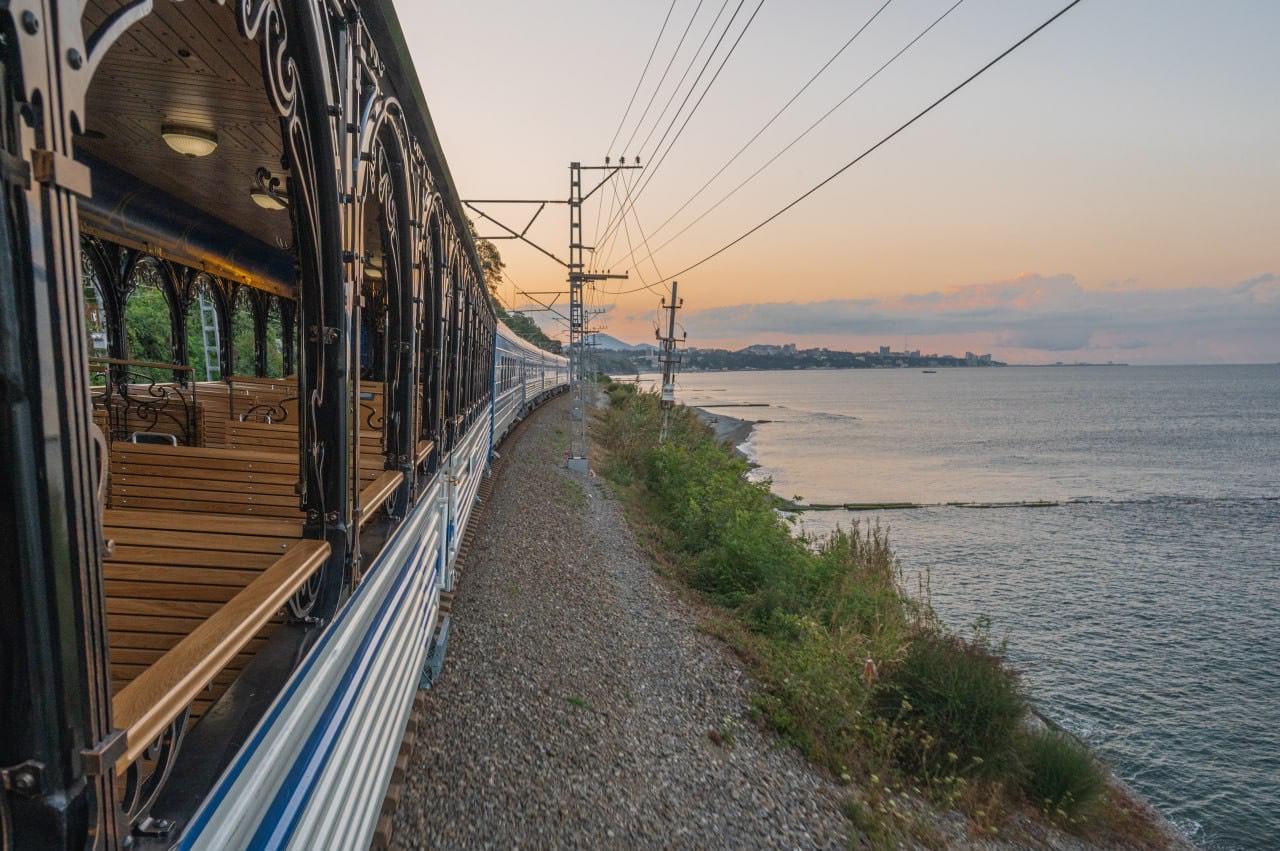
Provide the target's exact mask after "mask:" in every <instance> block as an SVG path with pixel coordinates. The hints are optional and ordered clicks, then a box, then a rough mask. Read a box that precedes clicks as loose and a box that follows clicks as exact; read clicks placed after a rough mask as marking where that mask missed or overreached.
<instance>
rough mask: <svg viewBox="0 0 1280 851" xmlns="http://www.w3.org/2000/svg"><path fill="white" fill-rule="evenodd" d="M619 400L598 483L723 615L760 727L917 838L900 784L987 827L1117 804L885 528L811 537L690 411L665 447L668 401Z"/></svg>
mask: <svg viewBox="0 0 1280 851" xmlns="http://www.w3.org/2000/svg"><path fill="white" fill-rule="evenodd" d="M605 392H606V393H607V395H608V397H609V399H610V403H611V404H610V407H609V408H608V410H607V411H606V412H604V413H603V414H602V416H601V417H599V418H598V420H597V422H596V424H595V430H594V433H595V436H596V438H597V441H598V443H599V445H600V446H601V448H602V449H603V450H604V453H603V457H602V461H603V463H602V466H601V471H602V473H603V474H604V475H605V476H606V477H607V478H608V479H609V480H610V481H611V482H613V483H614V485H615V486H616V487H617V488H618V489H619V491H620V492H622V493H623V494H624V495H625V496H626V497H627V502H628V504H629V506H630V507H631V508H632V509H633V510H634V511H633V516H634V515H638V518H639V520H640V522H641V524H642V526H643V528H644V529H645V531H646V533H647V534H648V536H649V537H650V538H651V542H652V543H653V544H654V546H655V549H656V550H657V551H658V553H659V555H660V556H661V557H662V559H663V561H664V562H665V563H666V564H667V565H668V566H669V567H670V568H671V569H672V571H673V572H674V573H675V574H676V575H677V576H678V577H679V578H680V579H682V580H683V581H685V582H686V583H687V584H689V585H690V586H692V587H693V588H695V589H697V590H698V591H700V592H703V593H704V594H705V595H706V597H707V598H708V599H709V600H710V601H711V602H712V603H714V604H715V605H716V606H717V607H718V608H719V609H721V610H722V611H723V612H724V613H725V617H723V618H720V619H719V621H718V624H717V631H718V632H719V633H720V634H721V635H722V636H723V637H724V638H726V639H727V640H728V641H729V642H730V643H731V644H732V645H733V646H734V647H735V649H736V650H737V651H738V652H739V653H740V654H741V655H742V656H743V657H744V658H745V659H746V660H747V661H748V663H749V664H750V665H751V666H752V668H753V672H754V674H755V676H756V678H757V680H758V682H759V683H760V685H761V692H762V693H761V694H760V695H759V699H758V705H759V708H760V710H761V712H762V715H763V717H764V718H765V719H766V720H767V721H768V722H769V723H770V724H771V725H772V726H773V727H774V728H776V729H777V730H778V731H779V732H781V733H782V734H783V735H784V736H785V737H786V738H788V739H789V740H790V741H792V742H793V743H795V744H796V745H797V746H799V747H800V748H801V749H802V750H803V751H804V752H805V753H806V754H807V755H808V756H809V757H810V758H812V759H813V760H815V761H816V762H819V763H821V764H823V765H825V766H826V767H828V768H830V769H831V770H832V771H833V772H834V773H835V774H836V775H837V776H840V777H842V778H843V779H844V780H846V781H851V780H853V778H854V777H858V778H859V779H860V780H861V781H862V782H861V783H860V784H859V785H860V786H861V787H862V788H864V789H866V790H869V791H870V794H868V795H865V796H864V798H865V804H864V805H860V806H870V807H872V808H873V809H876V808H878V809H879V810H880V813H881V816H880V817H881V818H882V820H883V821H885V822H886V827H888V826H892V827H893V829H895V830H910V824H909V817H908V816H907V815H906V814H905V812H903V811H902V810H900V809H897V808H895V806H894V805H893V800H894V794H895V793H896V792H902V791H911V792H913V793H915V794H916V795H917V796H918V797H931V798H933V799H934V800H935V801H939V802H941V803H943V804H945V805H947V806H959V807H960V808H962V809H964V810H966V811H967V812H968V813H969V814H970V816H972V817H973V818H974V821H975V824H976V825H977V826H978V827H979V828H990V827H993V826H995V825H996V823H997V822H998V820H999V816H998V813H999V812H1000V811H1001V810H1002V809H1004V810H1007V809H1008V808H1009V806H1010V805H1019V804H1027V803H1029V804H1032V805H1033V806H1034V807H1035V809H1037V810H1040V811H1043V812H1045V813H1047V814H1049V815H1050V816H1051V817H1057V816H1058V815H1059V814H1060V815H1061V816H1062V818H1061V820H1062V821H1063V822H1070V823H1072V824H1074V823H1077V819H1078V817H1080V816H1081V814H1083V813H1085V812H1087V811H1088V809H1089V807H1090V806H1091V805H1092V804H1093V803H1094V802H1095V801H1096V800H1097V799H1098V798H1099V797H1100V796H1101V795H1102V794H1103V792H1104V789H1105V787H1104V784H1103V780H1102V777H1103V775H1102V773H1101V769H1100V768H1099V767H1098V765H1097V764H1096V763H1095V762H1094V761H1093V759H1092V758H1091V757H1090V756H1089V754H1088V753H1087V751H1085V750H1084V748H1083V747H1082V746H1081V745H1079V744H1078V743H1076V742H1075V741H1074V740H1069V739H1066V738H1065V737H1059V738H1055V739H1053V740H1052V741H1050V740H1047V739H1045V738H1044V737H1043V735H1042V734H1038V733H1032V732H1029V731H1028V726H1027V725H1026V723H1025V722H1026V720H1027V716H1028V712H1029V708H1028V705H1027V701H1026V697H1025V695H1024V692H1023V689H1022V686H1021V683H1020V681H1019V678H1018V675H1017V673H1016V672H1015V671H1014V670H1013V669H1011V668H1010V667H1009V666H1008V665H1007V664H1006V663H1005V661H1004V659H1003V658H1002V653H1001V648H999V647H998V646H995V645H993V644H992V642H991V641H990V640H989V638H988V636H987V632H986V630H985V629H983V628H981V626H980V627H979V628H977V629H975V630H974V632H973V634H972V635H960V634H957V633H954V632H951V631H949V630H947V629H946V628H944V627H943V626H942V625H941V624H940V623H939V621H938V620H937V618H936V617H934V615H933V612H932V610H931V609H930V607H929V604H928V602H927V600H925V599H921V598H919V597H916V596H912V595H911V594H909V593H907V592H906V591H905V590H904V589H903V587H902V578H901V574H900V571H899V569H898V565H897V562H896V560H895V558H894V556H893V553H892V550H891V549H890V547H889V541H888V536H887V533H886V532H885V531H883V530H881V529H880V528H878V527H875V526H867V527H854V528H852V529H846V530H840V531H837V532H836V533H835V534H833V535H830V536H827V537H823V538H819V539H808V538H804V537H802V536H798V535H796V534H795V533H794V531H793V529H792V526H791V524H790V523H789V522H788V521H787V520H784V519H783V518H782V516H781V515H780V513H779V512H778V510H777V506H778V500H777V498H776V497H775V496H774V495H773V494H772V493H771V491H770V485H769V483H768V482H767V481H766V482H753V481H751V480H750V479H749V478H748V475H747V474H748V465H747V463H746V462H745V461H744V460H743V459H741V458H740V457H738V456H737V455H736V454H735V453H733V452H732V451H731V450H730V449H728V448H727V447H725V446H722V445H720V444H719V443H718V442H717V441H716V440H715V438H714V435H713V433H712V431H711V430H710V429H709V428H708V427H707V426H706V425H705V424H703V423H702V422H701V421H700V420H699V419H698V418H697V417H696V416H695V415H694V413H693V412H692V411H690V410H688V409H686V408H683V407H676V408H674V409H673V410H672V411H671V413H670V423H669V432H668V439H667V441H666V442H665V443H664V444H662V445H659V444H658V441H657V435H658V431H659V427H660V422H661V418H662V413H661V408H660V405H659V403H658V400H657V397H656V396H655V395H654V394H651V393H640V392H636V390H635V388H634V387H632V386H630V385H624V384H610V385H607V386H606V388H605ZM1055 735H1056V734H1055ZM886 801H888V804H887V805H886ZM895 813H897V815H895ZM895 819H898V820H900V821H901V822H902V823H900V824H899V823H895V821H894V820H895Z"/></svg>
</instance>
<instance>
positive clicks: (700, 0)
mask: <svg viewBox="0 0 1280 851" xmlns="http://www.w3.org/2000/svg"><path fill="white" fill-rule="evenodd" d="M704 2H706V0H698V5H697V6H695V7H694V9H693V14H692V15H690V16H689V23H687V24H685V25H684V32H683V33H681V34H680V41H678V42H676V49H675V51H674V52H673V53H672V54H671V58H670V59H668V60H667V67H666V68H665V69H664V70H663V72H662V76H661V77H659V78H658V85H656V86H654V87H653V92H652V94H650V95H649V102H648V103H646V104H645V106H644V112H642V113H640V118H639V119H638V120H637V121H636V126H635V127H633V128H632V129H631V136H630V137H628V138H627V142H626V144H625V145H623V146H622V147H623V150H628V149H630V147H631V143H632V141H634V140H635V138H636V133H637V132H639V130H640V127H641V126H642V125H643V124H644V120H645V118H647V117H648V115H649V108H650V107H652V106H653V100H654V98H656V97H657V96H658V92H659V91H661V90H662V84H663V83H665V82H666V81H667V75H668V74H670V73H671V66H672V65H674V64H675V61H676V57H677V56H679V55H680V48H681V47H683V46H684V40H685V39H686V38H688V36H689V30H690V29H692V28H693V22H694V21H695V20H697V18H698V12H700V11H702V4H703V3H704ZM726 2H727V0H726ZM723 9H724V7H723V6H722V7H721V10H722V11H723ZM717 17H719V16H717ZM694 55H695V56H696V55H697V54H696V53H695V54H694ZM690 64H692V61H691V62H690ZM676 88H679V86H676Z"/></svg>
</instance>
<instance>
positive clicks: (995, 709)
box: [875, 629, 1026, 777]
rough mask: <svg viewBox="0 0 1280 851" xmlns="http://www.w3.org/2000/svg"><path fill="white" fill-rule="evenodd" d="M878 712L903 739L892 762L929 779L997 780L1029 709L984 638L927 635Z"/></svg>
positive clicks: (893, 679)
mask: <svg viewBox="0 0 1280 851" xmlns="http://www.w3.org/2000/svg"><path fill="white" fill-rule="evenodd" d="M875 709H876V712H877V713H878V714H879V715H880V716H881V717H883V718H885V719H886V720H890V721H892V722H893V723H894V724H895V725H896V726H897V727H898V728H899V729H900V730H902V731H904V732H905V735H903V736H901V738H899V739H898V741H897V745H898V747H897V756H898V757H899V758H900V759H901V760H902V761H903V762H904V764H905V765H906V766H907V767H908V768H910V769H913V770H914V771H916V772H919V773H920V774H923V775H926V776H930V777H944V776H947V775H950V774H955V775H959V776H966V775H975V776H983V777H1000V776H1002V775H1004V774H1007V773H1008V772H1009V770H1010V769H1011V767H1013V766H1014V765H1015V763H1016V759H1015V754H1014V746H1015V741H1016V738H1015V737H1016V733H1017V732H1018V728H1019V725H1020V724H1021V721H1022V718H1023V717H1024V715H1025V714H1026V702H1025V700H1024V698H1023V695H1022V689H1021V686H1020V684H1019V682H1018V678H1017V676H1016V675H1015V674H1014V673H1013V672H1012V671H1011V670H1010V669H1009V668H1007V667H1006V666H1005V665H1004V664H1003V663H1002V661H1001V659H1000V657H999V656H998V655H997V654H996V653H995V652H994V651H993V649H992V648H991V646H990V643H989V641H987V639H986V638H985V636H984V635H983V634H981V633H980V634H979V635H977V636H975V637H974V638H973V639H965V638H961V637H959V636H955V635H949V634H947V633H944V632H942V631H940V630H937V629H924V630H921V631H919V632H918V633H917V634H916V635H915V636H913V637H912V639H911V641H910V644H909V645H908V647H907V652H906V655H905V656H904V657H903V658H902V660H901V661H900V662H899V663H897V664H896V665H894V666H893V667H892V668H891V669H890V670H889V672H888V675H887V677H886V678H885V681H884V684H883V685H882V686H881V688H879V689H878V690H877V693H876V697H875Z"/></svg>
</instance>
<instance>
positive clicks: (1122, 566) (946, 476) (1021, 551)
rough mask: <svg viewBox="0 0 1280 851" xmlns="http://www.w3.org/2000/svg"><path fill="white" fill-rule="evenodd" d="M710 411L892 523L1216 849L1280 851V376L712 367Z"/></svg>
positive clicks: (916, 559)
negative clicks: (879, 507) (890, 506)
mask: <svg viewBox="0 0 1280 851" xmlns="http://www.w3.org/2000/svg"><path fill="white" fill-rule="evenodd" d="M678 396H679V398H680V401H682V402H684V403H686V404H690V405H713V404H716V403H767V405H768V407H749V408H747V407H744V408H736V407H726V408H720V409H714V410H715V411H718V412H720V413H723V414H726V415H729V416H735V417H739V418H742V419H749V420H768V421H769V422H767V423H763V424H761V425H759V426H757V428H756V430H755V432H754V433H753V435H752V437H751V439H750V440H749V441H748V443H747V444H746V445H745V446H744V449H745V450H746V451H748V453H749V454H750V455H751V456H752V457H753V458H754V459H755V460H756V462H757V463H759V464H760V465H761V471H760V472H761V473H762V474H764V475H768V476H770V477H772V479H773V482H774V490H775V492H777V493H778V494H779V495H781V496H785V497H792V496H795V495H799V496H802V497H803V498H804V499H805V500H806V501H809V502H827V503H829V502H841V503H844V502H889V501H895V502H896V501H902V502H918V503H934V504H935V505H936V504H938V503H947V502H957V501H976V502H1012V501H1031V500H1052V501H1059V502H1067V501H1074V502H1073V504H1070V505H1062V506H1060V507H1052V508H985V509H974V508H956V507H947V506H945V505H936V507H930V508H923V509H916V510H907V511H883V512H874V513H857V514H853V513H848V512H843V511H841V512H809V513H806V514H805V515H803V518H804V520H803V522H804V525H805V527H806V528H807V529H810V530H813V531H821V530H823V529H828V528H831V527H833V526H834V525H835V524H837V523H840V524H843V525H848V524H849V523H851V522H854V521H856V520H862V521H865V520H868V519H871V520H878V521H879V522H880V523H882V524H885V525H888V526H889V527H890V528H891V533H892V539H893V542H894V544H895V548H896V550H897V552H898V554H899V556H900V557H901V559H902V562H903V566H904V569H905V570H906V572H907V575H908V576H909V577H910V576H912V575H913V574H914V573H916V572H919V571H921V570H926V569H927V570H928V571H929V574H930V579H931V585H932V597H933V602H934V605H935V607H936V608H937V609H938V610H939V612H940V613H941V614H942V616H943V617H944V618H945V619H946V620H947V622H948V623H950V624H951V625H952V626H954V627H957V628H961V627H965V626H967V625H968V624H971V623H973V622H974V621H975V619H976V618H977V617H978V616H979V615H981V614H985V615H989V616H990V617H991V618H992V619H993V621H994V625H995V629H996V631H997V633H998V634H999V633H1007V635H1008V638H1009V647H1010V655H1011V656H1012V658H1013V661H1014V663H1015V664H1016V665H1017V666H1018V668H1019V669H1020V670H1022V671H1023V672H1024V674H1025V677H1026V680H1027V682H1028V685H1029V686H1030V688H1031V691H1032V693H1033V696H1034V699H1035V701H1036V703H1037V705H1038V706H1039V708H1040V709H1041V711H1042V712H1043V713H1044V714H1046V715H1048V716H1049V717H1051V718H1053V719H1054V720H1056V721H1058V722H1059V723H1061V724H1062V725H1064V726H1065V727H1067V728H1069V729H1071V730H1072V731H1074V732H1075V733H1077V734H1079V735H1081V736H1083V737H1084V738H1085V739H1086V740H1087V741H1088V742H1090V743H1091V744H1092V745H1093V746H1094V747H1095V749H1096V750H1097V751H1098V752H1099V753H1101V754H1102V755H1104V756H1105V758H1106V759H1107V760H1108V761H1109V762H1110V764H1111V765H1112V766H1113V767H1114V768H1115V770H1116V771H1117V773H1118V774H1119V775H1120V776H1121V777H1123V778H1124V779H1125V780H1126V781H1128V782H1129V783H1131V784H1132V785H1133V786H1134V787H1135V788H1137V789H1138V790H1139V791H1140V792H1142V793H1143V794H1144V795H1146V796H1147V797H1148V798H1149V799H1150V800H1151V801H1153V802H1154V803H1155V804H1156V806H1158V807H1159V808H1160V809H1161V810H1162V811H1163V812H1164V813H1165V814H1166V815H1167V816H1169V818H1170V819H1171V820H1173V822H1174V823H1175V824H1177V825H1178V826H1179V827H1180V828H1181V829H1183V830H1184V831H1185V832H1186V833H1187V834H1188V835H1189V836H1190V837H1191V838H1192V839H1193V840H1194V841H1195V842H1196V843H1198V844H1200V845H1203V846H1205V847H1208V848H1214V849H1234V848H1259V849H1261V848H1280V367H1277V366H1242V367H1105V368H1104V367H1094V368H1090V367H1062V368H1025V369H1024V368H1017V369H1014V368H1009V369H956V370H939V371H938V372H937V374H933V375H929V374H924V373H922V372H921V371H919V370H907V369H900V370H856V371H855V370H847V371H808V372H737V373H691V374H685V375H682V376H680V380H679V389H678Z"/></svg>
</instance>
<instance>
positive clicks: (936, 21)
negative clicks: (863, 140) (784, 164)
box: [619, 0, 964, 262]
mask: <svg viewBox="0 0 1280 851" xmlns="http://www.w3.org/2000/svg"><path fill="white" fill-rule="evenodd" d="M963 3H964V0H956V2H955V3H952V4H951V5H950V6H948V7H947V8H946V9H945V10H944V11H943V13H942V14H941V15H939V16H938V17H936V18H934V19H933V21H932V22H931V23H930V24H929V25H928V26H927V27H925V28H924V29H922V30H921V31H920V32H919V33H917V34H916V36H915V37H914V38H912V39H911V40H910V41H909V42H907V43H906V44H904V45H903V46H902V47H901V48H900V49H899V50H898V52H897V53H895V54H893V55H892V56H890V57H889V58H888V59H886V60H885V61H884V62H883V63H881V65H880V67H879V68H876V70H874V71H872V72H871V73H870V74H869V75H868V76H867V77H866V78H865V79H863V81H862V82H861V83H859V84H858V85H857V86H855V87H854V88H853V90H852V91H850V92H849V93H848V94H846V95H845V96H844V97H842V98H840V100H838V101H836V103H835V104H834V105H833V106H832V107H831V108H830V109H828V110H827V111H826V112H824V113H823V114H822V115H821V116H819V117H818V119H817V120H816V121H814V122H813V123H812V124H810V125H809V126H808V127H806V128H805V129H804V130H803V131H801V133H800V135H798V136H796V137H795V138H794V139H792V140H791V141H790V142H788V143H787V144H786V145H784V146H783V147H782V149H781V150H779V151H778V152H777V153H775V154H774V155H773V156H771V157H769V159H767V160H765V161H764V163H763V164H762V165H761V166H760V167H759V168H757V169H756V170H755V171H753V172H751V174H749V175H747V177H746V179H744V180H743V181H742V182H741V183H739V184H738V185H737V186H735V187H733V189H731V190H729V191H728V192H727V193H725V194H724V195H723V196H721V198H720V199H719V200H718V201H716V202H715V203H714V204H712V205H711V206H710V207H708V208H707V209H705V210H703V211H702V212H701V213H699V214H698V216H697V218H695V219H694V220H693V221H691V222H689V223H688V224H686V225H685V226H684V227H682V228H681V229H680V230H678V231H676V232H675V233H673V234H672V235H671V236H670V237H668V238H667V239H666V240H665V241H664V242H663V243H662V244H661V245H659V246H658V248H657V250H658V251H661V250H662V249H664V248H666V247H667V246H668V245H670V244H671V243H672V242H674V241H676V240H677V239H679V238H680V237H681V236H682V235H683V234H684V233H685V232H687V231H688V230H689V229H690V228H692V227H693V226H694V225H696V224H697V223H698V222H700V221H702V220H703V219H705V218H706V217H707V216H708V215H710V214H711V213H713V212H714V211H715V210H716V209H718V208H719V207H720V205H722V204H724V202H726V201H728V200H729V199H730V198H732V197H733V196H734V195H737V194H738V192H739V191H740V190H741V189H742V188H743V187H744V186H746V185H747V184H748V183H750V182H751V181H753V180H755V179H756V178H757V177H759V176H760V173H761V172H763V171H764V170H765V169H767V168H768V167H769V166H771V165H773V164H774V163H775V162H776V161H777V160H778V158H780V157H781V156H782V155H783V154H785V153H786V152H787V151H789V150H791V149H792V148H794V147H795V146H796V145H798V144H799V143H800V141H801V140H802V139H804V138H805V137H806V136H808V135H809V134H810V133H812V132H813V131H814V130H815V129H817V127H818V125H820V124H822V122H824V121H826V120H827V119H828V118H830V117H831V116H832V115H833V114H834V113H835V112H836V110H838V109H840V107H842V106H844V105H845V104H846V103H848V102H849V100H850V99H851V98H853V96H854V95H856V94H858V92H860V91H862V90H863V89H864V88H866V87H867V86H868V85H869V84H870V83H871V81H872V80H874V79H875V78H876V77H878V76H880V74H881V72H883V71H884V70H885V69H886V68H888V67H889V66H890V65H892V64H893V63H894V62H896V61H897V60H898V58H899V57H901V56H902V55H903V54H904V53H906V52H907V51H908V50H910V49H911V48H912V47H914V46H915V44H916V42H918V41H920V39H922V38H924V37H925V36H926V35H928V34H929V33H930V32H931V31H932V30H933V29H934V27H936V26H938V24H940V23H942V22H943V21H944V20H945V19H946V18H947V17H948V16H949V15H950V14H951V13H952V12H954V11H955V10H956V9H958V8H959V7H960V6H961V4H963ZM691 200H692V199H691ZM667 221H670V219H668V220H667ZM664 224H665V223H664ZM659 230H661V228H659ZM655 233H656V231H655ZM625 259H630V258H625ZM619 262H622V261H619Z"/></svg>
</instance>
